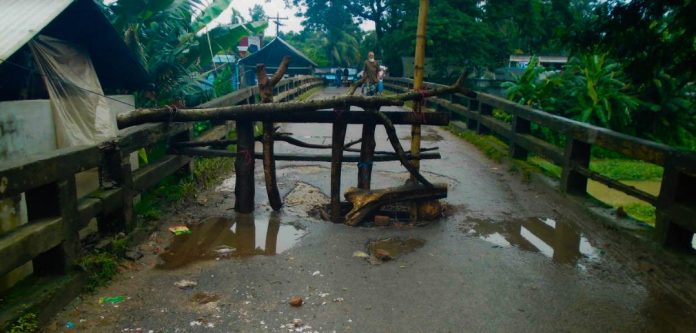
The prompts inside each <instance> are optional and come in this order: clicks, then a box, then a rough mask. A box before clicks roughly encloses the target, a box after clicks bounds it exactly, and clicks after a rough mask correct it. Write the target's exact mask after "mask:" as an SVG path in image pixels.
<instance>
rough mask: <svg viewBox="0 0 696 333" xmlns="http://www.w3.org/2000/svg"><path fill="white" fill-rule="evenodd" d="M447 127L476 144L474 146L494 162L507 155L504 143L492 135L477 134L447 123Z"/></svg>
mask: <svg viewBox="0 0 696 333" xmlns="http://www.w3.org/2000/svg"><path fill="white" fill-rule="evenodd" d="M447 129H448V130H449V131H450V132H452V133H454V134H455V135H456V136H458V137H460V138H462V139H464V140H466V141H467V142H469V143H471V144H472V145H474V146H476V148H478V149H479V150H480V151H481V152H483V153H484V154H485V155H486V156H487V157H488V158H490V159H492V160H494V161H496V162H501V161H502V160H503V158H504V157H506V156H507V152H506V151H507V149H506V148H505V143H504V142H502V141H500V140H499V139H498V138H496V137H494V136H492V135H478V134H476V133H474V132H472V131H462V130H460V129H458V128H456V127H454V126H452V125H449V126H448V127H447Z"/></svg>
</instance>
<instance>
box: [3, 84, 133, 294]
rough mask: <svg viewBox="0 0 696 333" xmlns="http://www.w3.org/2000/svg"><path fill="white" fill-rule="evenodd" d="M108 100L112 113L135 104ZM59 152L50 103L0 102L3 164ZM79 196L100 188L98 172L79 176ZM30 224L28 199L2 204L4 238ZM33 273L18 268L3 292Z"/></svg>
mask: <svg viewBox="0 0 696 333" xmlns="http://www.w3.org/2000/svg"><path fill="white" fill-rule="evenodd" d="M109 97H111V98H113V99H116V100H118V101H122V102H125V103H126V104H124V103H120V102H117V101H115V100H112V99H107V101H108V104H109V107H110V109H111V112H112V113H114V114H119V113H122V112H126V111H129V110H132V109H133V107H132V106H131V105H134V104H135V99H134V97H133V96H132V95H117V96H109ZM55 149H56V131H55V125H54V122H53V114H52V112H51V104H50V101H49V100H47V99H43V100H24V101H8V102H0V163H2V162H6V161H11V160H17V159H23V158H26V157H29V156H31V155H33V154H39V153H45V152H49V151H52V150H55ZM131 165H132V166H133V167H134V168H137V166H138V157H137V154H135V153H134V154H132V155H131ZM75 180H76V184H77V195H78V197H83V196H84V195H86V194H88V193H90V192H92V191H94V190H96V189H97V188H98V187H99V178H98V171H97V169H96V168H95V169H92V170H87V171H85V172H81V173H79V174H76V175H75ZM25 223H28V219H27V212H26V202H25V201H24V195H18V196H17V197H15V198H5V199H1V200H0V235H1V234H3V233H5V232H9V231H11V230H12V229H15V228H17V227H18V226H20V225H22V224H25ZM31 273H32V263H31V262H27V263H26V264H24V265H22V266H20V267H18V268H17V269H15V270H14V271H12V272H10V273H8V274H6V275H5V276H0V292H2V291H3V290H7V289H8V288H10V287H12V286H13V285H14V284H15V283H17V282H18V281H20V280H21V279H23V278H24V277H26V276H28V275H29V274H31Z"/></svg>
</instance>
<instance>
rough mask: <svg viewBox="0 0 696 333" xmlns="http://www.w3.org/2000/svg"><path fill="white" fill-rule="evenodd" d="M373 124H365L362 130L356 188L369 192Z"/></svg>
mask: <svg viewBox="0 0 696 333" xmlns="http://www.w3.org/2000/svg"><path fill="white" fill-rule="evenodd" d="M376 125H377V124H375V123H367V124H364V125H363V128H362V140H363V141H362V146H361V147H360V162H358V188H361V189H364V190H369V189H370V182H371V179H372V165H373V157H374V155H375V146H376V144H375V128H376Z"/></svg>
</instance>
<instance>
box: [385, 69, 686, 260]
mask: <svg viewBox="0 0 696 333" xmlns="http://www.w3.org/2000/svg"><path fill="white" fill-rule="evenodd" d="M384 83H385V88H386V89H388V90H392V91H395V92H404V91H407V90H410V89H412V87H413V81H412V80H410V79H404V78H386V79H385V81H384ZM425 86H426V88H437V87H441V86H442V85H439V84H434V83H427V84H426V85H425ZM427 103H428V105H429V106H430V107H433V108H435V109H436V110H438V111H440V112H448V113H450V115H451V117H452V119H460V120H461V121H463V122H453V125H455V126H457V125H458V126H459V127H461V128H462V129H468V130H471V131H475V132H477V133H478V134H495V135H496V136H498V137H501V138H503V139H504V140H505V141H507V143H508V146H509V150H510V156H511V157H512V158H515V159H522V160H525V159H527V156H528V153H529V152H533V153H535V154H538V155H540V156H542V157H544V158H546V159H548V160H549V161H551V162H553V163H554V164H556V165H558V166H560V167H561V168H562V170H563V172H562V176H561V181H560V190H561V191H562V192H565V193H568V194H573V195H581V196H585V195H587V181H588V179H592V180H595V181H597V182H600V183H602V184H604V185H607V186H608V187H611V188H613V189H616V190H618V191H621V192H623V193H626V194H628V195H631V196H633V197H636V198H638V199H640V200H643V201H646V202H648V203H650V204H652V205H654V206H655V207H656V215H657V221H656V227H655V230H654V236H655V239H656V240H657V241H658V242H659V243H661V244H663V245H670V246H673V247H677V248H691V239H692V237H693V235H694V232H696V218H694V216H696V153H693V152H687V151H682V150H678V149H675V148H672V147H669V146H666V145H663V144H659V143H656V142H653V141H648V140H644V139H640V138H637V137H633V136H629V135H626V134H622V133H619V132H615V131H612V130H609V129H606V128H602V127H597V126H593V125H590V124H586V123H581V122H578V121H574V120H571V119H568V118H564V117H559V116H556V115H553V114H550V113H547V112H544V111H542V110H537V109H534V108H531V107H528V106H524V105H520V104H517V103H514V102H512V101H509V100H506V99H504V98H500V97H497V96H493V95H489V94H485V93H480V92H477V93H474V94H472V95H471V96H465V95H462V94H452V95H449V96H447V98H428V99H427ZM494 109H498V110H501V111H502V112H505V113H507V114H509V115H510V116H511V117H512V121H511V122H510V123H507V122H504V121H501V120H498V119H496V118H494V117H493V110H494ZM532 124H536V125H538V126H541V127H545V128H548V129H550V130H552V131H554V132H556V133H558V134H560V135H562V136H564V137H565V139H566V140H565V142H566V143H565V147H564V148H561V147H557V146H555V145H553V144H550V143H548V142H546V141H544V140H542V139H540V138H538V137H535V136H533V135H532V131H531V128H532ZM593 146H599V147H603V148H606V149H609V150H612V151H616V152H618V153H621V154H623V155H625V156H628V157H630V158H634V159H637V160H642V161H646V162H649V163H653V164H656V165H659V166H662V167H663V168H664V173H663V176H662V185H661V188H660V193H659V195H657V196H654V195H652V194H650V193H646V192H644V191H641V190H639V189H637V188H635V187H633V186H630V185H626V184H624V183H621V182H619V181H618V180H615V179H611V178H609V177H607V176H604V175H601V174H599V173H597V172H593V171H591V170H590V168H589V164H590V157H591V156H590V153H591V150H592V147H593Z"/></svg>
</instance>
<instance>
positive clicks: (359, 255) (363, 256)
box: [353, 251, 370, 259]
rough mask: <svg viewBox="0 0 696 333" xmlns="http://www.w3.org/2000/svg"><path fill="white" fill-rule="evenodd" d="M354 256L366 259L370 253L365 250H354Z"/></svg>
mask: <svg viewBox="0 0 696 333" xmlns="http://www.w3.org/2000/svg"><path fill="white" fill-rule="evenodd" d="M353 257H356V258H363V259H365V258H369V257H370V255H369V254H367V253H365V252H363V251H355V252H353Z"/></svg>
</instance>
